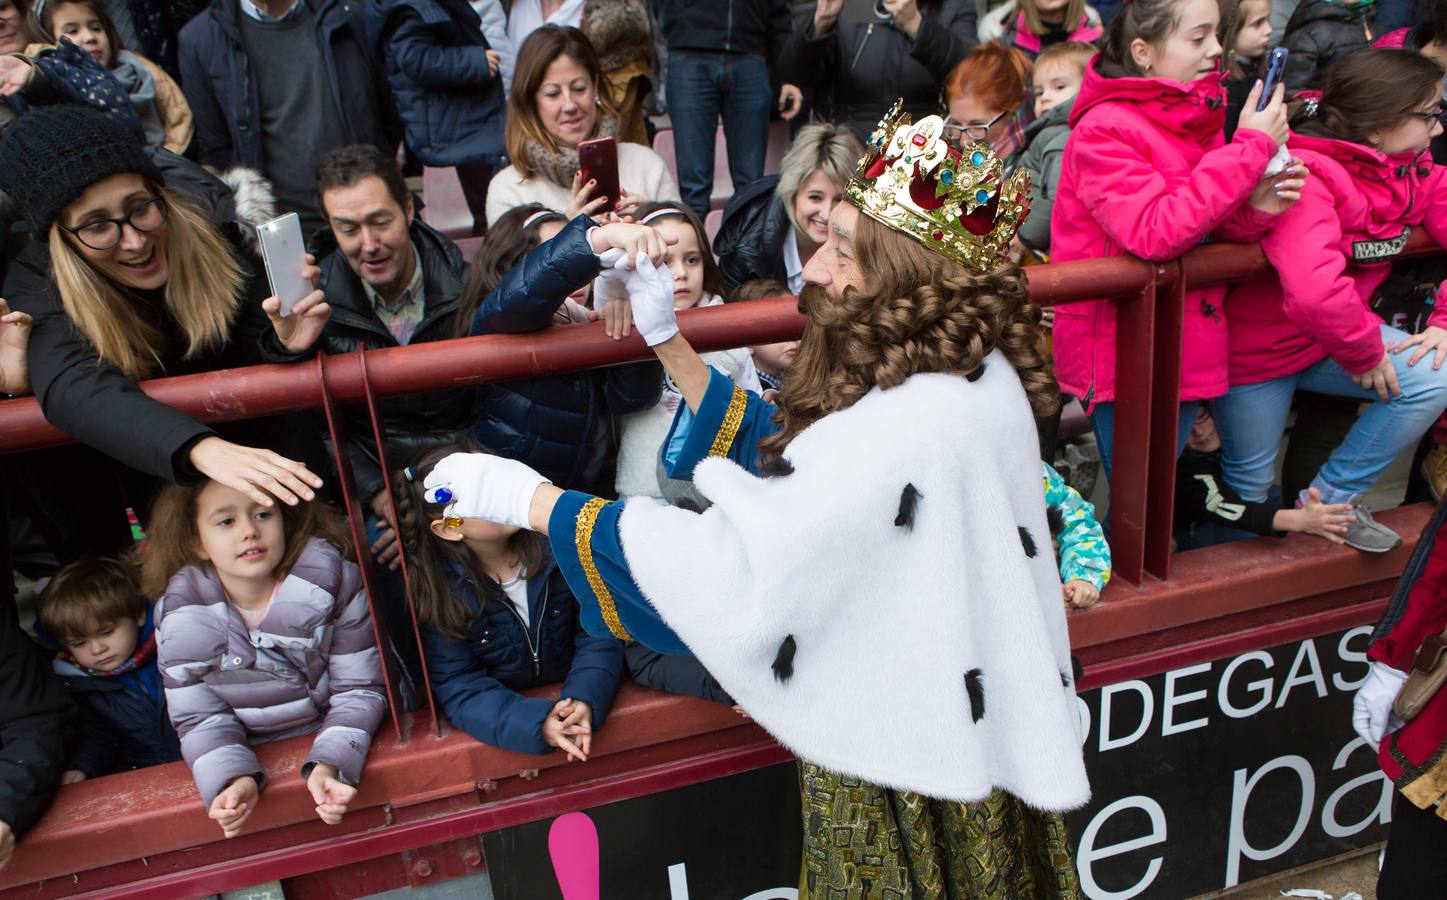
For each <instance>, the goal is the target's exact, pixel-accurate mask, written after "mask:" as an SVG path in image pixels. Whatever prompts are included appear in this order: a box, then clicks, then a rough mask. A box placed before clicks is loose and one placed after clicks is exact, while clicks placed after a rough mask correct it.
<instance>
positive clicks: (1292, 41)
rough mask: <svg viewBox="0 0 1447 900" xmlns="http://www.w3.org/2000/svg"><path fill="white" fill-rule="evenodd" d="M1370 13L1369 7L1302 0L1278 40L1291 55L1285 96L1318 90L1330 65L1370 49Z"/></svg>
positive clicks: (1325, 0)
mask: <svg viewBox="0 0 1447 900" xmlns="http://www.w3.org/2000/svg"><path fill="white" fill-rule="evenodd" d="M1372 11H1373V7H1372V5H1371V4H1370V3H1368V4H1367V5H1365V6H1359V7H1356V8H1350V7H1347V6H1342V5H1340V4H1338V3H1333V2H1330V0H1302V2H1301V5H1299V6H1297V7H1296V12H1294V13H1292V14H1291V19H1290V20H1289V21H1287V23H1286V33H1285V34H1284V35H1283V36H1282V38H1281V46H1283V47H1285V48H1286V49H1288V50H1290V51H1291V55H1290V56H1288V57H1287V58H1286V90H1287V93H1291V92H1293V91H1301V90H1306V89H1309V88H1316V87H1319V86H1320V83H1321V76H1322V74H1323V73H1324V72H1326V70H1327V69H1329V68H1331V64H1332V63H1334V62H1336V61H1337V60H1339V59H1341V58H1342V57H1343V56H1346V55H1347V54H1348V53H1351V52H1352V51H1353V50H1361V49H1363V48H1365V47H1369V46H1371V41H1372Z"/></svg>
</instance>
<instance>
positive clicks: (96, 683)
mask: <svg viewBox="0 0 1447 900" xmlns="http://www.w3.org/2000/svg"><path fill="white" fill-rule="evenodd" d="M37 612H38V621H37V625H36V631H37V632H39V633H40V636H41V637H42V638H44V639H47V640H48V642H49V643H51V644H52V645H54V646H57V647H59V648H60V653H59V655H57V656H56V658H55V660H54V663H53V666H54V669H55V674H56V675H57V676H58V677H59V678H60V681H61V683H62V684H63V685H64V686H65V688H66V690H67V691H69V693H70V696H71V698H72V699H73V700H74V701H75V702H76V704H77V705H78V706H79V707H80V709H81V729H80V740H78V741H77V742H76V743H75V745H74V747H73V749H72V751H71V754H70V756H69V758H68V760H67V762H66V765H65V771H64V773H63V774H62V775H61V783H62V784H71V783H74V782H77V781H83V780H85V779H87V778H97V777H99V776H101V775H110V774H112V773H114V772H124V771H126V770H129V769H139V768H143V767H145V766H155V765H160V764H161V763H167V762H174V761H175V760H178V759H180V758H181V743H180V741H179V740H178V739H177V737H176V731H175V729H174V728H172V727H171V721H170V719H169V717H167V715H166V702H165V697H164V695H163V693H162V691H161V675H160V672H159V671H158V670H157V666H156V621H155V618H154V615H153V610H152V607H151V604H150V603H148V602H147V601H146V599H145V598H144V597H143V596H142V595H141V591H140V587H139V582H138V573H137V572H136V569H135V567H134V565H133V564H132V563H131V562H130V561H129V560H125V559H111V558H103V559H82V560H79V561H77V562H73V563H71V564H70V565H68V566H66V567H64V568H63V569H61V570H60V571H59V572H57V573H56V574H55V577H54V578H52V579H51V581H50V583H49V584H48V585H47V586H46V588H45V591H44V593H42V594H41V595H40V601H39V609H38V610H37Z"/></svg>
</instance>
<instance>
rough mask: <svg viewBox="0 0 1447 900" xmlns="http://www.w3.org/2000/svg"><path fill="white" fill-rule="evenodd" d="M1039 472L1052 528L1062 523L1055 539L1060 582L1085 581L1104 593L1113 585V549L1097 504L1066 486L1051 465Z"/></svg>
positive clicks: (1043, 463) (1041, 464)
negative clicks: (1107, 586)
mask: <svg viewBox="0 0 1447 900" xmlns="http://www.w3.org/2000/svg"><path fill="white" fill-rule="evenodd" d="M1040 468H1041V470H1042V474H1043V475H1044V477H1045V506H1046V508H1047V509H1049V510H1051V511H1052V515H1051V525H1052V526H1054V525H1055V524H1056V522H1059V527H1060V530H1059V532H1058V533H1057V534H1056V535H1055V546H1056V550H1055V554H1056V556H1057V557H1058V558H1059V560H1060V581H1061V582H1062V583H1064V584H1069V583H1070V582H1072V581H1084V582H1087V583H1088V584H1092V585H1094V586H1095V588H1096V590H1104V589H1105V585H1106V583H1107V582H1109V581H1110V545H1109V544H1107V543H1106V541H1105V532H1104V531H1102V530H1101V527H1100V522H1098V521H1097V520H1096V518H1095V506H1094V504H1092V503H1091V502H1090V501H1088V500H1086V499H1085V498H1084V497H1082V496H1080V492H1079V491H1077V490H1076V489H1075V488H1073V487H1071V486H1070V485H1068V484H1066V483H1065V479H1064V478H1061V477H1060V473H1059V472H1057V471H1055V469H1054V468H1052V467H1051V466H1050V464H1049V463H1045V462H1042V463H1040ZM1055 513H1058V518H1057V516H1056V515H1055Z"/></svg>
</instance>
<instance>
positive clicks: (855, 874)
mask: <svg viewBox="0 0 1447 900" xmlns="http://www.w3.org/2000/svg"><path fill="white" fill-rule="evenodd" d="M800 766H801V768H802V772H801V780H802V785H801V787H802V790H803V795H804V878H805V886H806V887H807V890H808V898H809V900H1035V898H1047V897H1069V898H1075V897H1079V896H1080V884H1079V881H1078V880H1077V877H1076V874H1075V861H1074V859H1073V857H1072V854H1071V852H1070V842H1069V839H1068V837H1067V835H1066V831H1065V818H1064V817H1063V816H1062V815H1060V814H1059V813H1047V812H1041V811H1039V810H1035V809H1031V808H1030V807H1028V806H1026V805H1025V804H1024V803H1022V802H1021V801H1020V800H1017V799H1016V798H1014V797H1012V796H1010V795H1009V794H1007V793H1005V792H1003V791H998V790H997V791H995V792H993V793H992V794H990V796H988V797H986V798H985V799H984V800H981V801H978V802H976V803H955V802H950V801H945V800H932V799H930V798H929V797H924V796H921V795H920V794H915V793H910V792H908V791H893V790H889V789H888V788H882V787H879V786H878V785H874V784H870V783H869V782H867V781H861V780H860V779H858V778H850V777H848V776H846V775H839V774H837V773H834V772H830V771H827V770H825V769H821V768H820V767H818V766H816V765H814V764H813V763H809V762H801V763H800ZM801 896H802V895H801Z"/></svg>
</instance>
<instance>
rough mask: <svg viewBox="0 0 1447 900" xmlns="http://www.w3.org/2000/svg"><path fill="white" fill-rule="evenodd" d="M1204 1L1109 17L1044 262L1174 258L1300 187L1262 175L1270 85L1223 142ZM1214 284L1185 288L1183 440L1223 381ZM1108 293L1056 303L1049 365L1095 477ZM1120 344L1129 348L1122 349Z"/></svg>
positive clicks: (1222, 325) (1279, 205) (1273, 132)
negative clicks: (1085, 435)
mask: <svg viewBox="0 0 1447 900" xmlns="http://www.w3.org/2000/svg"><path fill="white" fill-rule="evenodd" d="M1218 17H1219V13H1218V10H1217V7H1216V3H1215V0H1134V2H1132V3H1130V4H1128V5H1126V6H1125V7H1123V8H1122V9H1121V11H1120V13H1119V14H1118V15H1117V16H1116V18H1115V20H1114V21H1113V22H1112V23H1111V26H1110V30H1109V32H1108V33H1107V35H1106V38H1105V43H1104V46H1103V47H1102V49H1101V52H1100V55H1099V56H1097V57H1096V58H1095V60H1094V61H1092V62H1091V64H1090V65H1089V66H1088V67H1087V70H1086V73H1085V83H1084V85H1083V86H1082V87H1081V89H1080V94H1079V96H1077V97H1076V98H1075V106H1074V108H1073V109H1072V110H1071V115H1070V125H1071V134H1070V141H1069V142H1068V143H1067V144H1066V147H1065V156H1064V159H1063V162H1062V164H1061V175H1060V189H1059V193H1058V194H1057V195H1056V199H1055V214H1054V216H1053V218H1052V226H1051V250H1052V260H1054V261H1059V262H1064V261H1068V260H1074V259H1090V258H1093V257H1101V256H1114V255H1120V254H1123V253H1132V254H1135V255H1136V256H1139V257H1141V258H1142V259H1147V260H1168V259H1174V258H1176V257H1178V256H1180V255H1181V254H1182V253H1184V252H1186V251H1187V250H1189V249H1190V248H1191V247H1193V246H1195V245H1196V244H1198V243H1200V242H1201V241H1202V240H1204V239H1206V238H1207V237H1208V236H1210V235H1212V234H1215V235H1217V236H1219V237H1222V238H1225V239H1228V240H1242V241H1252V240H1256V239H1257V238H1259V237H1260V236H1261V234H1262V233H1263V232H1264V231H1265V230H1266V229H1267V228H1269V227H1270V225H1271V223H1272V222H1273V221H1274V220H1275V216H1277V215H1279V214H1280V213H1281V211H1282V210H1283V209H1285V208H1286V207H1288V206H1289V205H1290V204H1291V203H1293V202H1295V201H1296V199H1297V198H1298V197H1299V196H1300V193H1299V192H1300V190H1301V186H1302V184H1303V180H1304V173H1303V172H1302V171H1301V168H1300V167H1299V166H1288V167H1287V169H1286V171H1285V172H1283V173H1282V174H1281V175H1280V176H1278V177H1274V178H1265V179H1264V178H1263V175H1264V173H1265V172H1266V168H1267V165H1268V163H1269V162H1270V161H1271V158H1272V157H1273V156H1274V155H1275V154H1276V151H1277V147H1278V145H1279V144H1281V143H1282V142H1283V141H1285V140H1286V136H1287V125H1286V108H1285V105H1284V103H1283V101H1282V93H1281V89H1280V88H1278V89H1277V91H1276V93H1274V94H1273V95H1272V96H1271V98H1270V100H1269V102H1268V104H1267V107H1266V109H1265V110H1263V111H1258V110H1257V109H1256V101H1257V99H1258V98H1259V96H1260V93H1261V89H1260V88H1254V89H1253V90H1252V93H1251V95H1250V96H1249V97H1248V104H1247V108H1246V110H1245V111H1243V112H1242V113H1241V121H1240V125H1239V127H1238V129H1237V132H1236V135H1235V137H1234V138H1233V140H1232V141H1231V143H1229V144H1228V143H1225V139H1224V138H1223V136H1222V126H1223V125H1224V124H1225V110H1224V109H1223V108H1222V107H1223V104H1222V101H1223V100H1224V96H1223V95H1224V89H1223V88H1222V86H1221V79H1220V74H1219V72H1220V68H1219V63H1220V58H1221V52H1222V51H1221V45H1220V43H1219V42H1218V41H1217V39H1216V28H1217V24H1218ZM1224 299H1225V289H1224V288H1220V287H1205V288H1195V289H1191V290H1188V291H1187V293H1186V298H1185V323H1184V336H1183V340H1182V358H1181V393H1180V401H1181V415H1180V425H1179V437H1178V441H1177V446H1178V447H1179V446H1184V444H1185V442H1186V436H1187V434H1188V433H1189V431H1190V428H1191V424H1192V422H1194V421H1195V417H1196V406H1197V405H1198V404H1199V402H1200V401H1201V400H1205V399H1209V398H1212V397H1219V396H1220V395H1222V394H1224V393H1225V392H1226V389H1227V386H1228V384H1227V376H1226V357H1227V346H1226V319H1225V314H1224V312H1223V310H1222V306H1223V301H1224ZM1115 315H1116V310H1115V301H1113V300H1098V301H1094V302H1087V303H1078V304H1071V305H1069V306H1064V307H1061V308H1060V309H1058V310H1057V311H1056V313H1055V326H1054V339H1055V372H1056V377H1057V378H1058V379H1059V380H1060V387H1061V388H1062V389H1063V390H1064V391H1065V392H1066V393H1069V394H1072V395H1074V396H1076V397H1079V398H1081V400H1082V401H1083V402H1084V403H1085V406H1086V409H1087V411H1089V412H1090V415H1091V421H1092V423H1093V425H1094V426H1095V432H1096V438H1097V440H1098V442H1099V445H1100V457H1101V462H1102V463H1103V464H1104V466H1105V468H1106V471H1107V473H1109V471H1110V467H1111V462H1112V452H1111V451H1112V449H1113V440H1114V434H1115V372H1116V352H1117V348H1116V340H1115ZM1125 349H1126V351H1127V352H1129V350H1130V348H1125Z"/></svg>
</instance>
